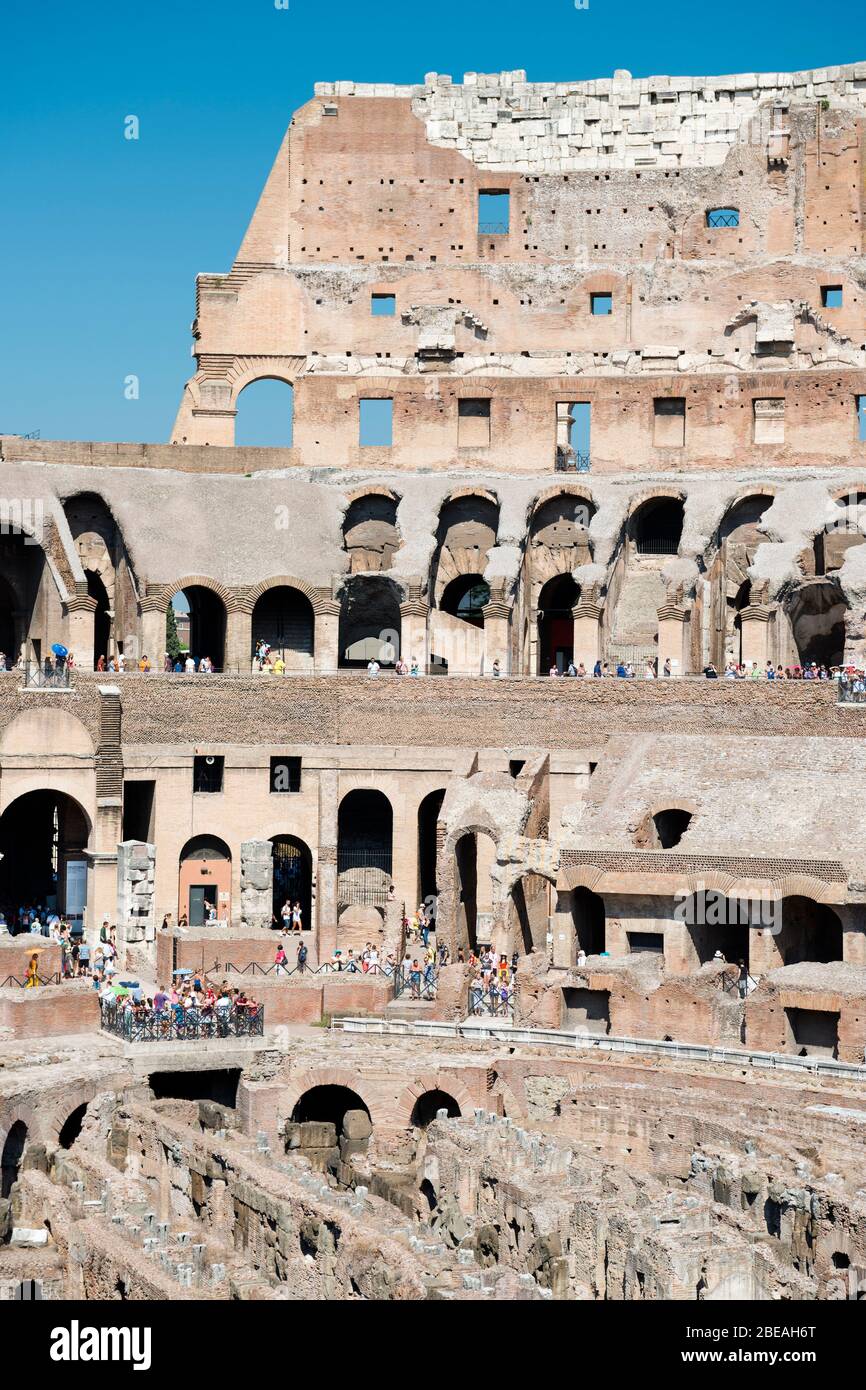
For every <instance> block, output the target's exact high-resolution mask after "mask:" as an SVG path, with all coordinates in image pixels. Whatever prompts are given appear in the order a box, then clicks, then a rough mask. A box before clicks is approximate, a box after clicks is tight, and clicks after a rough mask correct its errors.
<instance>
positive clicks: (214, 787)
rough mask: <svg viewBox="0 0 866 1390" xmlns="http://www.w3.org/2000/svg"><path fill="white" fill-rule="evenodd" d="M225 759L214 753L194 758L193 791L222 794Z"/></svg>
mask: <svg viewBox="0 0 866 1390" xmlns="http://www.w3.org/2000/svg"><path fill="white" fill-rule="evenodd" d="M224 767H225V758H222V757H217V756H215V755H214V754H212V753H207V754H204V755H203V756H201V757H196V758H193V764H192V789H193V791H194V792H221V791H222V789H223V770H224Z"/></svg>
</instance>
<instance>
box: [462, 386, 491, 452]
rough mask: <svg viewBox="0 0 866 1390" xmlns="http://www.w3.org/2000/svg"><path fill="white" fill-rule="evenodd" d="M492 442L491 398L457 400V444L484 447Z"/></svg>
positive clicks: (463, 446) (466, 446) (475, 447)
mask: <svg viewBox="0 0 866 1390" xmlns="http://www.w3.org/2000/svg"><path fill="white" fill-rule="evenodd" d="M489 443H490V400H489V398H484V397H481V398H473V399H463V400H459V401H458V402H457V444H458V446H459V448H461V449H484V448H486V447H487V445H488V444H489Z"/></svg>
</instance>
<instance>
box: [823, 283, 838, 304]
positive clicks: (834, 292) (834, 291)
mask: <svg viewBox="0 0 866 1390" xmlns="http://www.w3.org/2000/svg"><path fill="white" fill-rule="evenodd" d="M842 297H843V296H842V286H841V285H822V286H821V307H822V308H823V309H841V308H842Z"/></svg>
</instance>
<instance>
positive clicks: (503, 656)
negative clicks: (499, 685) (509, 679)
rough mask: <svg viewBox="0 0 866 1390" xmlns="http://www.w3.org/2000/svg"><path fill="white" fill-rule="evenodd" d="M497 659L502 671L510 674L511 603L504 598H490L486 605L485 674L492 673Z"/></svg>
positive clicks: (504, 673) (503, 673) (505, 674)
mask: <svg viewBox="0 0 866 1390" xmlns="http://www.w3.org/2000/svg"><path fill="white" fill-rule="evenodd" d="M497 660H498V662H499V670H500V673H501V674H502V675H503V676H507V675H510V674H511V605H510V604H509V603H506V602H505V600H504V599H490V600H489V601H488V602H487V603H486V604H485V605H484V675H486V676H489V675H490V672H491V671H492V669H493V663H494V661H497Z"/></svg>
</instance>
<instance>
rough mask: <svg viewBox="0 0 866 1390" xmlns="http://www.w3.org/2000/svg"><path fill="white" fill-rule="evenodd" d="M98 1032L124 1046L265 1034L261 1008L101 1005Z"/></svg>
mask: <svg viewBox="0 0 866 1390" xmlns="http://www.w3.org/2000/svg"><path fill="white" fill-rule="evenodd" d="M101 1012H102V1018H101V1023H102V1028H103V1029H104V1031H105V1032H106V1033H113V1034H114V1036H115V1037H118V1038H123V1039H124V1041H125V1042H196V1041H197V1040H199V1039H206V1040H211V1039H213V1038H261V1037H263V1036H264V1032H265V1010H264V1005H262V1004H258V1003H257V1004H249V1005H246V1006H232V1008H230V1009H219V1008H216V1007H214V1008H212V1009H207V1008H204V1009H198V1008H191V1009H184V1010H183V1011H181V1010H179V1009H175V1008H172V1007H171V1006H168V1007H166V1008H165V1009H160V1010H159V1011H157V1010H156V1009H134V1008H133V1009H127V1008H121V1007H118V1006H117V1005H115V1004H108V1003H103V1004H102V1005H101Z"/></svg>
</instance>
